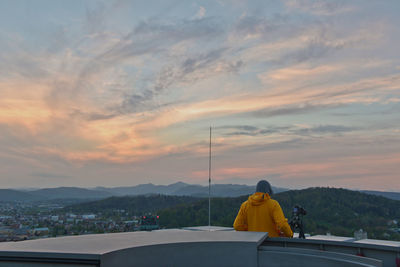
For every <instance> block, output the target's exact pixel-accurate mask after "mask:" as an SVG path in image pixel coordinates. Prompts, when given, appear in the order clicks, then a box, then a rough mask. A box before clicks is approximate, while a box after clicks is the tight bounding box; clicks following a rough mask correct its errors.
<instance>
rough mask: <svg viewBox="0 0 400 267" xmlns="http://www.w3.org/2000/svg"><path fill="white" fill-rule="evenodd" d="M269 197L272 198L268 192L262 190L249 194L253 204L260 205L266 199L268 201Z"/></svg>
mask: <svg viewBox="0 0 400 267" xmlns="http://www.w3.org/2000/svg"><path fill="white" fill-rule="evenodd" d="M269 199H271V197H270V196H269V195H268V194H267V193H261V192H256V193H254V194H252V195H251V196H249V202H250V204H251V205H253V206H259V205H261V204H262V203H264V201H267V200H269Z"/></svg>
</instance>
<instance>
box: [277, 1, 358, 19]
mask: <svg viewBox="0 0 400 267" xmlns="http://www.w3.org/2000/svg"><path fill="white" fill-rule="evenodd" d="M283 2H284V3H285V5H286V6H287V7H288V8H289V9H291V10H292V11H298V10H301V11H303V12H307V13H311V14H314V15H320V16H331V15H337V14H340V13H345V12H350V11H352V10H354V8H353V7H352V6H350V5H348V2H347V1H342V0H336V1H329V0H284V1H283Z"/></svg>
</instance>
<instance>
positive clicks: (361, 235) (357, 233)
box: [354, 229, 368, 240]
mask: <svg viewBox="0 0 400 267" xmlns="http://www.w3.org/2000/svg"><path fill="white" fill-rule="evenodd" d="M354 238H355V239H356V240H361V239H368V234H367V232H364V231H363V229H360V230H358V231H355V232H354Z"/></svg>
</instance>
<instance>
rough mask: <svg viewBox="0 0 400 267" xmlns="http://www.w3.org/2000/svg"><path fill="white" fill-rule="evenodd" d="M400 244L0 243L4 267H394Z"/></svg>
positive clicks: (136, 236)
mask: <svg viewBox="0 0 400 267" xmlns="http://www.w3.org/2000/svg"><path fill="white" fill-rule="evenodd" d="M399 253H400V242H392V241H382V240H370V239H365V240H358V241H355V239H354V238H347V237H337V236H323V235H320V236H311V237H309V238H308V239H305V240H304V239H298V238H268V234H267V233H260V232H236V231H233V230H232V228H225V227H208V226H202V227H188V228H184V229H168V230H156V231H151V232H128V233H115V234H98V235H83V236H67V237H59V238H48V239H38V240H28V241H22V242H7V243H0V267H1V266H19V267H25V266H34V267H39V266H43V267H44V266H46V267H48V266H49V265H48V264H49V263H51V264H52V265H51V266H54V267H61V266H62V267H70V266H71V267H72V266H74V267H77V266H78V267H88V266H98V267H110V266H120V267H125V266H126V267H130V266H294V265H295V266H385V267H386V266H396V260H398V257H399Z"/></svg>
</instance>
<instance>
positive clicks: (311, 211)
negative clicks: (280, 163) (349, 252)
mask: <svg viewBox="0 0 400 267" xmlns="http://www.w3.org/2000/svg"><path fill="white" fill-rule="evenodd" d="M273 198H274V199H276V200H278V201H279V203H280V204H281V207H282V209H283V210H284V213H285V215H286V217H287V218H290V217H291V216H292V208H293V207H294V206H295V205H301V206H303V207H304V208H305V209H306V210H307V215H306V216H304V223H305V231H306V232H307V233H311V234H326V233H327V232H330V233H331V234H333V235H342V236H353V234H354V231H355V230H358V229H360V228H362V229H364V230H365V231H367V232H368V235H369V237H370V238H378V239H392V240H400V234H399V233H395V232H394V231H391V230H390V228H392V227H395V226H390V225H389V224H390V222H391V221H392V220H394V219H395V220H398V221H400V201H396V200H391V199H387V198H384V197H381V196H374V195H369V194H365V193H361V192H357V191H351V190H346V189H335V188H309V189H304V190H291V191H286V192H282V193H278V194H275V195H274V196H273ZM246 199H247V197H246V196H242V197H238V198H214V199H212V202H211V203H212V205H211V214H212V215H211V221H212V224H213V225H217V226H232V224H233V221H234V219H235V217H236V215H237V212H238V210H239V208H240V205H241V203H242V202H243V201H245V200H246ZM159 215H160V224H161V225H162V226H164V227H183V226H194V225H206V224H208V201H207V200H200V201H198V202H195V203H189V204H186V205H181V206H179V207H171V208H167V209H164V210H161V211H160V212H159ZM397 227H398V226H397Z"/></svg>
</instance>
